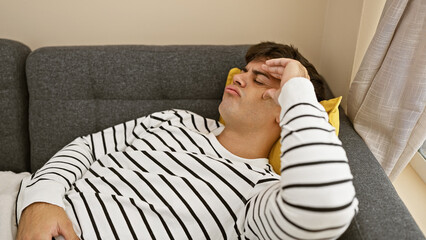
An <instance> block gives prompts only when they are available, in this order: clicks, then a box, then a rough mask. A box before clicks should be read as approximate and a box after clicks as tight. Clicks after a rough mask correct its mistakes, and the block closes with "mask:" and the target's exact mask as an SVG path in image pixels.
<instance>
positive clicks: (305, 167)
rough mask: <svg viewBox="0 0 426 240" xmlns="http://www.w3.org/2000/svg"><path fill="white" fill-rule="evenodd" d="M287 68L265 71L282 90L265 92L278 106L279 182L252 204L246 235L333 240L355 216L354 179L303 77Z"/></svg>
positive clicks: (296, 67)
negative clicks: (275, 76) (276, 81)
mask: <svg viewBox="0 0 426 240" xmlns="http://www.w3.org/2000/svg"><path fill="white" fill-rule="evenodd" d="M274 61H275V60H274ZM292 61H294V60H292ZM291 64H292V66H290V65H288V61H286V62H284V63H282V62H273V67H272V68H271V69H269V68H268V67H265V69H268V70H269V71H275V72H272V73H275V74H279V75H278V76H279V77H280V78H281V89H279V90H271V91H270V92H269V93H268V94H269V95H270V96H271V97H272V98H274V99H275V101H276V102H277V103H278V104H280V106H281V114H280V123H279V124H280V126H281V143H282V147H281V180H280V183H276V184H272V185H271V184H270V185H268V187H267V188H266V190H263V191H260V192H259V194H257V195H256V196H255V197H253V198H252V199H251V201H250V203H249V204H248V205H247V206H248V209H247V217H246V222H245V231H246V233H247V234H248V235H249V236H257V237H258V238H260V239H288V238H299V239H323V238H324V239H334V238H337V237H338V236H340V235H341V234H342V233H343V232H344V231H345V230H346V228H347V227H348V226H349V224H350V222H351V220H352V218H353V216H354V214H355V213H356V211H357V204H358V201H357V199H356V198H355V190H354V187H353V184H352V175H351V172H350V169H349V165H348V164H347V157H346V153H345V151H344V149H343V148H342V146H341V142H340V140H339V139H338V138H337V136H336V134H335V133H334V131H332V130H333V128H332V126H331V125H330V124H329V123H328V117H327V113H326V112H325V111H324V109H323V108H322V106H321V105H320V104H318V102H317V100H316V97H315V93H314V89H313V86H312V84H311V83H310V81H309V80H308V79H306V78H308V76H307V73H306V72H305V71H303V67H300V66H301V65H300V63H298V62H297V61H294V62H293V63H291ZM278 69H280V70H278ZM287 70H288V71H289V72H286V71H287ZM292 71H293V72H292ZM268 91H269V90H268Z"/></svg>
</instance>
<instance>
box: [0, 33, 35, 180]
mask: <svg viewBox="0 0 426 240" xmlns="http://www.w3.org/2000/svg"><path fill="white" fill-rule="evenodd" d="M29 53H30V49H29V48H28V47H27V46H25V45H24V44H22V43H19V42H16V41H11V40H6V39H0V109H1V112H2V113H1V115H0V122H1V124H0V136H1V137H0V171H5V170H8V171H14V172H22V171H29V170H30V163H29V140H28V92H27V84H26V80H25V60H26V58H27V56H28V54H29Z"/></svg>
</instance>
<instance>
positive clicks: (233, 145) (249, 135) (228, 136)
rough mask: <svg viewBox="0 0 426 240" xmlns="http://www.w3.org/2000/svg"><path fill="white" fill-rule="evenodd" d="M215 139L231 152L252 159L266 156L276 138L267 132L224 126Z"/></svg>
mask: <svg viewBox="0 0 426 240" xmlns="http://www.w3.org/2000/svg"><path fill="white" fill-rule="evenodd" d="M271 136H272V137H271ZM277 138H278V137H277ZM217 140H218V141H219V142H220V144H222V146H223V147H225V148H226V149H227V150H228V151H230V152H231V153H233V154H235V155H237V156H239V157H242V158H248V159H254V158H267V157H268V155H269V152H270V150H271V148H272V145H273V144H274V141H275V140H276V138H275V137H274V136H273V134H268V132H266V133H265V132H250V131H237V130H236V129H232V128H230V127H225V129H224V130H223V131H222V132H221V133H220V135H218V136H217Z"/></svg>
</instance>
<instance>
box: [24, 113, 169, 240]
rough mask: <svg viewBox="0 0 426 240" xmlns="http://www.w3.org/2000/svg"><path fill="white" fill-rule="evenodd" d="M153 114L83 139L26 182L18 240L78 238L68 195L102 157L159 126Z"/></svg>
mask: <svg viewBox="0 0 426 240" xmlns="http://www.w3.org/2000/svg"><path fill="white" fill-rule="evenodd" d="M153 115H155V114H153ZM153 115H150V116H147V117H143V118H138V119H135V120H132V121H128V122H126V123H122V124H119V125H116V126H114V127H111V128H107V129H105V130H102V131H100V132H97V133H94V134H90V135H87V136H85V137H79V138H77V139H75V140H74V141H73V142H71V143H70V144H68V145H67V146H65V147H64V148H63V149H61V150H60V151H59V152H57V153H56V154H55V155H54V156H53V157H52V158H51V159H50V160H49V161H48V162H47V163H46V164H45V165H44V166H43V167H42V168H40V169H39V170H38V171H37V172H36V173H35V174H33V175H32V176H31V177H28V178H26V179H24V180H23V181H22V183H21V191H20V193H19V196H18V201H17V207H16V211H17V221H19V227H18V234H17V239H32V238H36V239H40V238H41V239H43V238H45V239H51V238H52V237H53V236H57V235H63V236H64V237H66V239H75V238H76V237H77V236H76V235H75V233H74V231H73V228H72V224H71V222H70V220H69V219H68V217H67V215H66V213H65V211H64V202H63V197H64V195H65V193H66V192H67V191H68V190H69V189H70V188H72V185H73V184H74V183H75V182H76V181H77V180H78V179H81V178H82V177H83V176H84V174H85V172H86V171H87V170H88V169H89V168H90V167H91V165H92V164H93V163H94V162H95V161H96V160H97V159H98V158H99V157H101V156H103V155H105V154H108V153H110V152H115V151H123V150H125V149H126V148H127V147H128V146H129V145H130V144H131V143H132V142H133V141H134V139H135V138H136V137H137V136H139V135H140V134H141V133H142V132H144V131H145V130H146V128H149V127H151V126H152V125H153V124H157V123H159V122H160V121H158V120H156V119H159V118H158V117H157V118H156V119H152V118H151V116H153ZM161 115H162V114H161V113H157V116H161Z"/></svg>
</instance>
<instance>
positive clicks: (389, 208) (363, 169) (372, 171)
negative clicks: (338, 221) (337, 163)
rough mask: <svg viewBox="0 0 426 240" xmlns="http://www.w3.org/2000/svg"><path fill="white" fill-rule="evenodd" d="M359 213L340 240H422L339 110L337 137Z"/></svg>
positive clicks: (363, 143) (417, 228) (386, 181)
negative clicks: (345, 156)
mask: <svg viewBox="0 0 426 240" xmlns="http://www.w3.org/2000/svg"><path fill="white" fill-rule="evenodd" d="M339 138H340V140H341V141H342V143H343V147H344V148H345V150H346V154H347V156H348V159H349V165H350V167H351V171H352V174H353V176H354V182H353V183H354V186H355V189H356V193H357V198H358V200H359V212H358V215H357V216H356V217H355V218H354V220H353V222H352V224H351V226H350V227H349V228H348V230H347V231H346V232H345V233H344V234H343V235H342V236H341V239H424V236H423V233H422V232H421V230H420V228H419V227H418V226H417V224H416V223H415V221H414V219H413V217H412V216H411V214H410V213H409V212H408V209H407V208H406V206H405V205H404V203H403V202H402V200H401V199H400V198H399V196H398V194H397V192H396V191H395V188H394V187H393V185H392V183H391V182H390V180H389V178H388V177H387V176H386V174H385V172H384V170H383V169H382V167H381V166H380V164H379V162H378V161H377V160H376V158H375V157H374V155H373V154H372V153H371V151H370V150H369V148H368V147H367V145H366V144H365V142H364V141H363V140H362V138H361V137H360V136H359V135H358V134H357V133H356V131H355V130H354V128H353V125H352V123H351V122H350V121H349V119H348V117H347V116H346V115H345V114H344V111H343V109H342V108H340V134H339Z"/></svg>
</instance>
